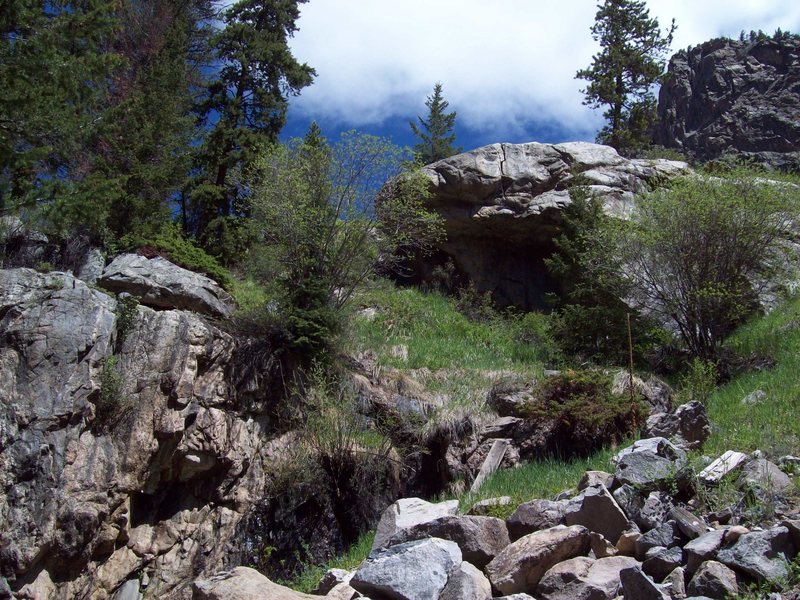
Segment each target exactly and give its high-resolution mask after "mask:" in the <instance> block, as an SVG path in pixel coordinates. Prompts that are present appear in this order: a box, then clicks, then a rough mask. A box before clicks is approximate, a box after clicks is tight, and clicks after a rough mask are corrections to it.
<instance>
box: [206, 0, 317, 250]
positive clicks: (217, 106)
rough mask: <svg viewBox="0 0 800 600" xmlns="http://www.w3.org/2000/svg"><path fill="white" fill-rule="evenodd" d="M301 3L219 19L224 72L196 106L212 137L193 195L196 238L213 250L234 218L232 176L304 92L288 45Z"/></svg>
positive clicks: (252, 5)
mask: <svg viewBox="0 0 800 600" xmlns="http://www.w3.org/2000/svg"><path fill="white" fill-rule="evenodd" d="M305 2H306V0H240V1H239V2H237V3H236V4H234V5H233V6H231V7H230V8H229V9H228V10H227V11H226V12H225V14H224V17H223V21H224V23H225V27H224V28H223V29H222V30H221V31H220V33H219V34H218V35H217V36H215V38H214V39H213V40H212V46H213V48H214V50H215V52H216V55H217V56H216V57H217V59H218V60H219V62H220V63H221V65H222V67H221V68H220V70H219V73H218V76H217V77H216V79H214V80H213V81H211V82H210V83H209V84H208V86H207V93H206V97H205V100H204V101H203V103H202V104H201V105H200V106H199V111H200V113H201V116H202V117H203V118H204V119H205V120H206V122H207V123H208V124H209V126H210V131H209V133H208V135H207V136H206V139H205V143H204V144H203V147H202V149H201V151H200V155H199V164H198V170H199V173H200V175H199V177H198V180H197V181H196V182H195V185H194V187H193V189H192V191H191V196H192V205H193V206H192V208H193V213H194V214H193V217H194V229H195V232H196V233H197V234H199V235H200V237H201V239H202V240H203V241H204V243H205V245H206V247H207V248H209V249H211V250H213V249H214V246H215V245H216V244H218V243H219V242H220V239H219V238H220V235H221V231H222V230H224V229H225V228H226V224H225V223H224V219H225V218H227V217H230V216H235V215H237V213H238V207H237V205H236V203H237V200H238V199H240V196H241V190H240V189H239V183H238V181H234V178H232V177H231V174H232V173H233V172H235V171H236V170H237V169H240V168H241V167H243V166H246V165H248V164H250V163H251V162H252V160H253V158H254V157H255V156H256V154H257V153H258V151H259V150H260V149H263V148H265V147H267V146H268V145H269V144H272V143H274V142H276V141H277V138H278V133H279V132H280V130H281V128H282V127H283V125H284V123H285V121H286V110H287V107H288V96H291V95H296V94H298V93H299V92H300V90H302V89H303V88H304V87H306V86H308V85H310V84H311V82H312V80H313V77H314V75H315V73H314V70H313V69H312V68H311V67H309V66H308V65H307V64H305V63H300V62H298V61H297V59H295V57H294V56H293V55H292V53H291V51H290V50H289V46H288V40H289V38H290V37H291V36H292V35H293V34H294V33H295V31H297V26H296V25H295V23H296V21H297V19H298V18H299V16H300V10H299V5H300V4H302V3H305ZM215 119H216V120H215ZM214 120H215V121H214ZM212 121H214V122H213V123H212ZM220 219H222V221H220ZM215 221H216V223H215Z"/></svg>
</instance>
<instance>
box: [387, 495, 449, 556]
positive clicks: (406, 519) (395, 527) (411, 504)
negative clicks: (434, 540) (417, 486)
mask: <svg viewBox="0 0 800 600" xmlns="http://www.w3.org/2000/svg"><path fill="white" fill-rule="evenodd" d="M457 512H458V500H447V501H445V502H438V503H432V502H427V501H425V500H422V499H420V498H400V499H399V500H397V501H396V502H394V503H392V504H391V505H389V506H388V507H387V508H386V510H384V511H383V514H382V515H381V519H380V521H378V527H377V529H376V530H375V540H374V541H373V542H372V549H373V550H377V549H378V548H383V547H385V546H386V544H387V542H388V541H389V540H390V539H391V537H392V536H394V535H396V534H397V533H398V532H400V531H402V530H403V529H408V528H409V527H414V526H415V525H421V524H423V523H428V522H430V521H433V520H435V519H438V518H439V517H447V516H452V515H455V514H456V513H457Z"/></svg>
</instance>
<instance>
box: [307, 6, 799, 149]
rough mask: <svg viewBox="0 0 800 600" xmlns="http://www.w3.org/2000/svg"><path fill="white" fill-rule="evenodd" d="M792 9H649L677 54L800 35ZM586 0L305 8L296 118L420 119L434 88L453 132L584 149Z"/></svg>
mask: <svg viewBox="0 0 800 600" xmlns="http://www.w3.org/2000/svg"><path fill="white" fill-rule="evenodd" d="M798 4H800V3H797V1H796V0H672V1H666V0H658V1H657V0H650V2H649V3H648V7H649V8H650V11H651V14H652V15H653V16H656V17H658V19H659V21H660V22H661V24H662V26H666V25H668V23H669V21H670V20H671V18H672V17H674V18H675V20H676V22H677V24H678V30H677V32H676V37H675V42H674V44H673V48H674V49H676V50H677V49H680V48H685V47H686V46H688V45H697V44H699V43H701V42H703V41H705V40H707V39H709V38H712V37H716V36H719V35H729V36H734V37H735V36H738V34H739V31H740V30H742V29H744V30H748V31H749V30H750V29H763V30H764V31H766V32H768V33H772V32H773V31H774V30H775V29H776V28H777V27H780V28H782V29H784V30H790V31H794V32H797V31H800V6H798ZM595 12H596V2H593V1H591V0H488V1H487V0H310V2H308V3H307V4H303V5H301V18H300V21H299V23H298V25H299V27H300V31H299V32H298V33H297V34H296V36H295V38H294V39H293V40H292V48H293V51H294V54H295V56H296V57H297V58H298V59H300V60H301V61H305V62H308V63H309V64H310V65H311V66H313V67H314V68H315V69H316V70H317V74H318V75H317V78H316V81H315V83H314V84H313V85H312V86H311V87H309V88H307V89H306V90H304V91H303V93H302V95H301V96H300V98H297V99H295V100H294V101H293V107H294V110H296V111H299V112H300V113H301V114H305V115H308V116H310V117H314V118H322V117H324V118H326V119H329V120H331V119H335V120H337V121H339V122H341V123H343V124H346V125H348V126H355V127H358V126H364V125H372V124H376V123H381V122H382V121H384V120H386V119H388V118H390V117H393V116H403V117H406V118H409V117H413V116H414V115H417V114H424V110H425V107H424V102H425V97H426V96H427V95H428V94H430V93H431V89H432V87H433V84H434V83H435V82H437V81H440V82H442V83H443V85H444V95H445V98H446V99H447V100H448V101H449V102H450V105H451V108H454V109H455V110H457V111H458V115H459V117H458V118H459V122H460V123H461V124H462V125H465V126H467V127H469V128H471V129H473V130H476V131H481V132H485V133H491V134H493V135H494V136H495V138H496V139H498V140H499V139H503V138H505V137H509V136H518V135H519V134H520V133H522V132H524V131H525V130H526V129H531V126H532V123H535V124H536V126H537V127H538V128H542V127H545V128H546V127H553V128H558V129H559V130H560V131H564V132H565V135H566V136H567V137H571V138H575V139H577V138H584V139H591V138H592V137H593V136H594V132H595V131H596V130H597V128H598V126H599V124H600V120H601V117H600V116H599V114H598V112H599V111H597V112H595V111H591V110H589V109H588V108H587V107H584V106H583V105H582V104H581V101H582V95H581V94H580V91H579V90H580V88H581V84H582V82H580V81H577V80H575V79H574V75H575V72H576V71H577V70H578V69H579V68H582V67H585V66H587V65H588V64H589V62H590V60H591V56H592V54H593V53H594V52H596V51H597V48H596V46H595V43H594V42H593V40H592V39H591V37H590V33H589V28H590V26H591V24H592V22H593V19H594V13H595Z"/></svg>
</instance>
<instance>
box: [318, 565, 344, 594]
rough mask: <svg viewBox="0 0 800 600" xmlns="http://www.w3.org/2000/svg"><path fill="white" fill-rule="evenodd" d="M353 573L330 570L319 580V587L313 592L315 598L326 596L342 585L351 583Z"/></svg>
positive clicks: (342, 570)
mask: <svg viewBox="0 0 800 600" xmlns="http://www.w3.org/2000/svg"><path fill="white" fill-rule="evenodd" d="M350 577H352V573H351V572H350V571H345V570H344V569H328V570H327V571H326V572H325V575H323V576H322V578H321V579H320V580H319V583H318V584H317V587H315V588H314V589H313V591H312V592H311V593H312V594H314V595H315V596H324V595H325V594H327V593H328V592H330V591H331V590H332V589H333V588H335V587H336V586H337V585H339V584H340V583H347V582H349V581H350Z"/></svg>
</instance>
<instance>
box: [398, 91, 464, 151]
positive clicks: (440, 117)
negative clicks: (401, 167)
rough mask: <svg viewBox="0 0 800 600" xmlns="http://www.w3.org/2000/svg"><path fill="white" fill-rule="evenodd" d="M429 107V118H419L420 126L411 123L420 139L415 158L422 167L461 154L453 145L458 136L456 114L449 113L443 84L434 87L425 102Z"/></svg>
mask: <svg viewBox="0 0 800 600" xmlns="http://www.w3.org/2000/svg"><path fill="white" fill-rule="evenodd" d="M425 106H427V107H428V118H427V119H423V118H422V117H417V119H418V120H419V125H417V124H416V123H415V122H414V121H410V122H409V125H411V131H412V132H413V133H414V135H415V136H417V137H418V138H419V139H420V142H419V143H418V144H417V145H415V146H414V156H415V158H416V159H417V162H418V163H419V164H421V165H427V164H430V163H432V162H436V161H437V160H441V159H443V158H447V157H448V156H453V155H454V154H458V153H459V152H461V148H456V147H455V146H454V145H453V144H454V143H455V141H456V134H455V133H454V132H453V127H454V126H455V123H456V112H455V111H452V112H447V108H448V107H449V106H450V103H449V102H448V101H447V100H445V99H444V97H443V96H442V84H441V83H437V84H435V85H434V86H433V95H431V96H428V99H427V100H426V101H425Z"/></svg>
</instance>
